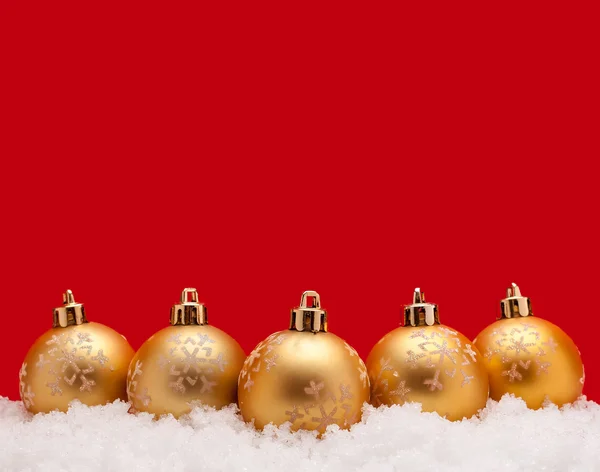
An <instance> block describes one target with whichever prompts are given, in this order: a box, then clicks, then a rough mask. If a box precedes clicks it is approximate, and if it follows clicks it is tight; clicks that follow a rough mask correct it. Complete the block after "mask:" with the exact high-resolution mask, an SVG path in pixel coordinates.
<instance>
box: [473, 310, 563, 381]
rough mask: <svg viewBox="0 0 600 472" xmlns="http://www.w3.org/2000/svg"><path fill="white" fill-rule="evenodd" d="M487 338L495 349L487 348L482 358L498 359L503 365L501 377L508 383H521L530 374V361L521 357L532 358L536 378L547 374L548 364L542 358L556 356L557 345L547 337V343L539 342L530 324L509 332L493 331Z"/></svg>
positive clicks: (539, 336)
mask: <svg viewBox="0 0 600 472" xmlns="http://www.w3.org/2000/svg"><path fill="white" fill-rule="evenodd" d="M489 336H490V337H491V338H492V339H491V341H492V342H493V344H495V345H496V346H498V347H497V348H495V349H491V348H490V347H488V348H487V349H486V352H485V353H484V355H483V357H484V358H485V359H487V360H488V362H491V361H492V359H493V358H494V357H495V356H498V357H500V361H501V362H502V364H503V365H504V370H503V371H502V376H504V377H507V378H508V381H509V382H510V383H515V382H520V381H521V380H523V378H524V377H523V374H524V373H525V371H527V370H529V368H530V366H531V362H532V361H531V360H527V361H525V360H524V359H522V358H521V355H524V356H532V355H534V354H535V356H536V359H535V366H537V369H536V370H535V374H536V375H541V374H548V373H549V370H548V369H549V367H551V366H552V363H551V362H548V361H545V360H544V359H543V358H544V357H545V356H547V355H548V352H556V349H557V347H558V344H557V343H556V341H555V340H554V339H553V338H552V337H549V338H548V339H547V340H546V341H541V342H540V340H541V334H540V332H539V331H537V330H536V327H535V326H534V325H533V324H531V323H526V322H522V323H519V327H514V328H511V330H510V331H509V332H507V331H506V330H503V329H499V328H497V329H494V330H493V331H492V332H491V333H490V334H489Z"/></svg>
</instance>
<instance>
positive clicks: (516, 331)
mask: <svg viewBox="0 0 600 472" xmlns="http://www.w3.org/2000/svg"><path fill="white" fill-rule="evenodd" d="M501 310H502V311H501V318H500V319H499V320H498V321H496V322H495V323H492V324H491V325H490V326H488V327H487V328H485V329H484V330H483V331H482V332H481V333H479V335H478V336H477V338H475V345H476V346H477V348H478V349H479V350H480V352H481V354H482V356H483V358H484V362H483V364H484V365H485V367H486V368H487V370H488V372H489V377H490V396H491V398H493V399H494V400H500V398H502V396H503V395H504V394H505V393H512V394H514V395H515V396H517V397H521V398H522V399H523V400H525V402H526V403H527V406H528V407H529V408H533V409H537V408H540V407H541V406H542V405H543V404H544V403H545V402H546V401H550V402H552V403H554V404H556V405H559V406H560V405H563V404H565V403H571V402H573V401H575V400H577V398H578V397H579V396H580V395H581V392H582V390H583V382H584V377H585V376H584V370H583V363H582V362H581V356H580V354H579V350H578V349H577V346H576V345H575V343H574V342H573V340H572V339H571V338H570V337H569V336H568V335H567V334H566V333H565V332H564V331H563V330H561V329H560V328H559V327H558V326H556V325H554V324H552V323H550V322H549V321H546V320H543V319H540V318H537V317H534V316H532V315H533V314H532V312H531V302H530V301H529V298H526V297H523V296H521V291H520V290H519V287H518V286H517V285H516V284H512V287H510V288H509V289H508V291H507V298H505V299H504V300H502V302H501Z"/></svg>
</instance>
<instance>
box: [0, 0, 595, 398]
mask: <svg viewBox="0 0 600 472" xmlns="http://www.w3.org/2000/svg"><path fill="white" fill-rule="evenodd" d="M484 3H485V2H484ZM0 4H1V7H0V45H1V46H0V47H1V52H0V67H1V74H0V75H1V77H2V81H3V85H2V88H1V95H0V97H1V104H0V113H1V115H0V116H1V117H2V121H3V123H2V126H1V129H0V139H1V141H0V152H1V153H2V170H1V185H0V198H1V201H2V206H1V208H2V218H1V223H2V229H3V231H2V233H3V236H4V237H3V238H2V239H3V242H2V261H1V267H0V271H1V277H2V280H1V282H2V283H1V284H0V293H1V296H2V301H3V307H4V316H3V323H2V326H3V328H2V333H3V336H2V337H3V341H2V342H1V343H0V359H2V375H1V376H0V394H2V395H6V396H9V397H10V398H13V399H16V398H18V379H17V377H18V375H17V374H18V370H19V367H20V364H21V361H22V358H23V357H24V355H25V353H26V351H27V349H28V347H29V346H30V345H31V344H32V343H33V341H34V340H35V339H36V337H37V336H38V335H40V334H41V333H42V332H44V331H45V330H46V329H48V328H49V327H50V325H51V322H52V309H53V307H54V306H57V305H59V304H60V302H61V294H62V292H63V290H64V289H66V288H71V289H72V290H73V291H74V293H75V296H76V298H77V299H78V300H79V301H82V302H84V303H85V304H86V309H87V313H88V317H89V318H90V319H92V320H94V321H98V322H101V323H104V324H107V325H110V326H112V327H114V328H115V329H117V330H118V331H120V332H122V333H123V334H125V335H126V336H127V337H128V339H129V340H130V342H131V343H132V345H133V347H134V348H137V347H139V345H140V344H141V343H142V342H143V340H144V339H146V338H147V337H149V336H150V335H151V334H152V333H153V332H155V331H157V330H158V329H160V328H162V327H163V326H166V325H167V323H168V315H169V308H170V305H171V304H172V303H173V302H175V301H176V300H177V299H178V296H179V293H180V291H181V289H182V288H184V287H186V286H195V287H197V288H198V289H199V291H200V298H201V300H202V301H204V302H205V303H206V305H207V306H208V309H209V314H210V319H211V322H212V324H214V325H215V326H218V327H220V328H222V329H224V330H226V331H227V332H229V333H230V334H232V335H233V336H234V337H235V338H237V339H238V340H239V341H240V343H241V344H242V346H243V347H244V349H245V350H246V351H247V352H249V350H250V349H251V348H252V347H253V346H254V345H255V344H256V343H257V342H258V341H260V340H261V339H263V338H264V337H266V336H267V335H268V334H270V333H271V332H273V331H276V330H280V329H285V328H286V327H287V323H288V316H289V309H290V308H291V307H293V306H295V305H297V304H298V302H299V298H300V294H301V292H302V291H303V290H307V289H314V290H317V291H319V292H320V293H321V296H322V301H323V305H324V307H325V308H326V309H327V310H328V312H329V320H330V329H331V331H333V332H335V333H337V334H338V335H340V336H342V337H343V338H345V339H347V340H348V341H349V342H350V343H351V344H353V345H354V346H355V347H356V348H357V349H358V350H359V352H360V354H361V355H362V356H365V357H366V355H367V354H368V352H369V349H370V348H371V346H372V345H373V344H374V343H375V342H376V341H377V340H378V339H379V338H380V337H381V336H382V335H383V334H385V333H386V332H387V331H389V330H391V329H392V328H394V327H395V326H397V324H398V322H399V319H400V316H399V313H400V309H401V305H403V304H405V303H409V302H410V300H411V296H412V290H413V288H414V287H416V286H420V287H421V288H422V289H423V290H424V291H425V292H426V294H427V296H428V299H429V300H430V301H434V302H437V303H438V304H439V305H440V313H441V317H442V321H443V322H444V323H445V324H447V325H450V326H453V327H455V328H457V329H459V330H461V331H462V332H463V333H464V334H466V335H467V336H469V337H474V336H475V335H476V334H477V333H478V332H479V330H481V329H482V328H483V327H485V326H486V325H487V324H489V323H491V322H492V321H494V319H495V317H496V315H497V314H498V301H499V299H500V298H502V297H503V295H504V291H505V289H506V287H507V286H508V284H509V283H510V282H512V281H513V280H514V281H516V282H517V283H519V284H520V286H521V288H522V290H523V292H524V294H526V295H528V296H529V297H531V299H532V303H533V308H534V312H535V313H536V315H538V316H541V317H544V318H546V319H548V320H551V321H553V322H555V323H558V324H559V325H560V326H562V327H563V329H565V330H566V331H567V332H568V333H569V334H570V335H571V336H572V337H573V338H574V339H575V342H576V343H577V344H578V345H579V346H580V349H581V352H582V355H583V358H584V361H585V363H586V367H587V369H586V371H587V381H586V385H585V393H586V394H588V396H589V397H591V398H592V399H596V400H597V399H598V398H600V363H599V362H598V359H597V350H596V349H597V344H598V335H597V332H598V327H599V321H598V318H597V313H595V312H594V310H595V304H594V300H595V299H596V297H597V292H598V281H597V267H598V264H599V262H600V261H599V254H598V224H597V221H596V219H597V206H598V193H597V192H598V190H597V186H598V173H597V159H598V156H599V155H600V154H599V151H600V150H599V140H598V130H599V119H598V116H599V114H598V110H599V93H598V84H599V66H598V53H599V51H598V47H597V40H598V26H597V12H596V11H592V10H591V8H588V7H587V6H584V5H582V4H571V5H569V6H568V9H565V7H564V6H558V7H555V6H552V5H550V4H548V3H540V5H534V4H531V3H527V5H524V4H521V2H519V4H518V5H517V3H515V4H514V5H512V4H511V3H508V4H507V3H502V4H496V5H494V6H488V7H486V8H487V9H485V10H484V9H482V7H481V5H466V4H461V5H457V4H456V2H453V3H452V4H448V3H446V4H445V5H434V4H431V3H426V4H423V5H422V6H421V7H415V6H412V5H411V6H406V5H404V6H396V7H393V8H392V7H390V6H388V5H385V4H382V3H377V4H374V5H369V6H368V7H367V6H366V5H353V4H350V3H344V4H343V5H340V6H337V5H336V6H334V5H333V4H327V2H323V3H317V4H315V5H309V4H306V3H301V4H295V5H292V4H289V3H288V2H276V3H275V2H274V3H269V4H267V3H263V2H245V4H243V5H232V4H224V3H222V2H193V4H194V6H192V4H187V3H182V2H167V3H164V4H162V5H157V4H153V3H152V2H141V3H130V2H111V1H108V2H81V1H68V2H67V1H59V2H42V1H31V2H17V1H13V0H10V1H7V0H4V1H3V2H0ZM283 4H287V6H286V7H283V6H282V5H283Z"/></svg>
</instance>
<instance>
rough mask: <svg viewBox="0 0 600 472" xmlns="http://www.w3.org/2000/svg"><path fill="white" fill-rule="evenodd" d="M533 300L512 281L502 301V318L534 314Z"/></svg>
mask: <svg viewBox="0 0 600 472" xmlns="http://www.w3.org/2000/svg"><path fill="white" fill-rule="evenodd" d="M532 315H533V313H532V312H531V300H529V298H527V297H524V296H522V295H521V289H520V288H519V286H518V285H517V284H516V283H514V282H513V283H512V284H511V286H510V287H508V288H507V289H506V298H505V299H503V300H502V301H500V318H517V317H519V316H532Z"/></svg>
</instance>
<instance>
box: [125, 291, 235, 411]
mask: <svg viewBox="0 0 600 472" xmlns="http://www.w3.org/2000/svg"><path fill="white" fill-rule="evenodd" d="M245 358H246V354H245V353H244V351H243V350H242V348H241V347H240V345H239V344H238V343H237V341H236V340H235V339H233V338H232V337H231V336H229V335H228V334H227V333H225V332H223V331H221V330H220V329H218V328H215V327H214V326H210V325H209V324H208V320H207V314H206V307H205V306H204V305H202V304H200V303H198V293H197V291H196V289H193V288H186V289H184V290H183V293H182V294H181V303H179V304H176V305H174V306H173V308H172V309H171V326H168V327H166V328H164V329H162V330H161V331H159V332H158V333H156V334H154V335H153V336H151V337H150V338H149V339H148V340H147V341H146V342H145V343H144V344H143V345H142V347H140V349H139V350H138V352H137V353H136V354H135V356H134V357H133V359H132V360H131V365H130V367H129V373H128V376H127V394H128V396H129V400H130V401H131V404H132V407H133V410H134V411H144V412H148V413H153V414H155V415H163V414H168V413H170V414H172V415H173V416H175V417H176V418H177V417H179V416H181V415H183V414H186V413H189V412H190V411H191V409H192V407H193V406H194V404H196V403H199V404H203V405H208V406H212V407H215V408H222V407H224V406H227V405H229V404H230V403H235V402H236V400H237V378H238V375H239V373H240V370H241V368H242V364H243V363H244V359H245Z"/></svg>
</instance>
